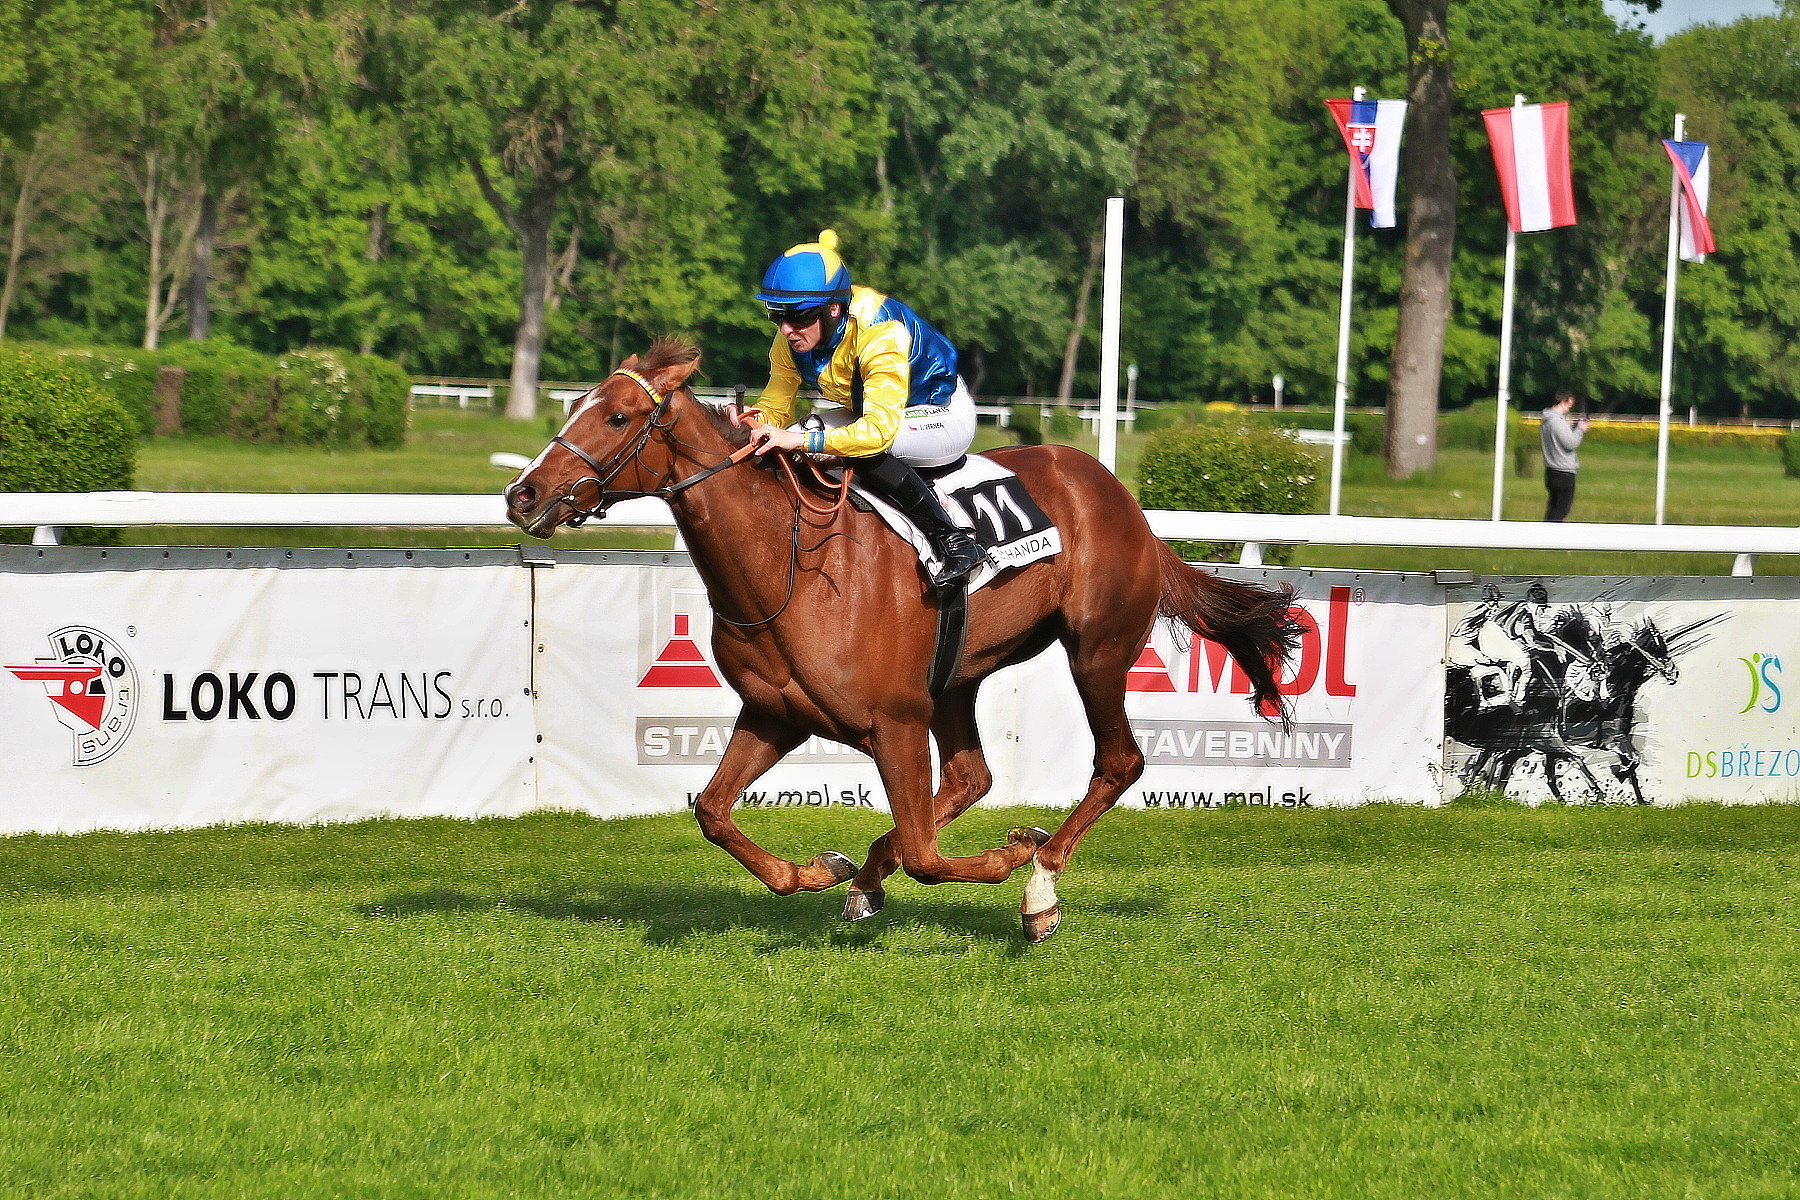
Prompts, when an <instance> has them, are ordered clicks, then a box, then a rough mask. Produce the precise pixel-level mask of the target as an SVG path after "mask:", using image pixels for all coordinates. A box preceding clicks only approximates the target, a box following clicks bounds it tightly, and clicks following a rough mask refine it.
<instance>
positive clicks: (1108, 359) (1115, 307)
mask: <svg viewBox="0 0 1800 1200" xmlns="http://www.w3.org/2000/svg"><path fill="white" fill-rule="evenodd" d="M1105 244H1106V265H1105V269H1104V271H1103V272H1102V273H1101V283H1100V428H1099V430H1098V432H1099V434H1100V455H1099V457H1100V461H1101V462H1102V463H1103V464H1105V466H1106V469H1107V470H1109V471H1111V472H1112V473H1113V474H1115V475H1116V474H1118V472H1119V464H1118V458H1119V421H1118V416H1119V292H1120V284H1121V282H1122V280H1123V278H1124V272H1125V267H1124V262H1123V259H1124V255H1125V197H1123V196H1109V197H1107V200H1106V241H1105Z"/></svg>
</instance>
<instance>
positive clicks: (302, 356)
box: [275, 349, 354, 446]
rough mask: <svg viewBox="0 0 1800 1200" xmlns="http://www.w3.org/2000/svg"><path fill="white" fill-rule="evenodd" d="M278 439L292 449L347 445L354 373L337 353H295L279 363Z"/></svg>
mask: <svg viewBox="0 0 1800 1200" xmlns="http://www.w3.org/2000/svg"><path fill="white" fill-rule="evenodd" d="M275 378H276V389H277V394H278V396H279V401H280V402H279V404H278V405H277V408H276V413H275V428H276V431H277V436H278V440H280V441H281V442H283V443H285V444H287V445H290V446H330V445H343V444H344V441H343V429H344V427H345V425H346V424H347V421H346V419H345V417H346V412H347V410H349V409H350V408H351V406H352V404H353V396H354V391H353V389H352V388H351V386H350V372H349V371H348V370H347V369H346V368H345V366H344V360H343V357H342V356H341V355H339V354H338V352H337V351H335V350H320V349H305V350H291V351H289V352H288V353H286V354H284V355H282V356H281V357H280V358H279V359H277V360H276V362H275Z"/></svg>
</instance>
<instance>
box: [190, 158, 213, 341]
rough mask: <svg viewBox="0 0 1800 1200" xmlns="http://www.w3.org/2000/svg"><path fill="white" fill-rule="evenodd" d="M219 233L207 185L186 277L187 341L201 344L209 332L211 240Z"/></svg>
mask: <svg viewBox="0 0 1800 1200" xmlns="http://www.w3.org/2000/svg"><path fill="white" fill-rule="evenodd" d="M218 232H219V200H218V197H217V196H216V195H214V193H213V190H212V188H211V187H210V186H206V187H203V188H202V189H201V191H200V220H199V224H198V225H197V226H195V229H194V263H193V269H192V272H191V273H190V274H189V275H188V338H189V339H190V340H192V341H196V342H204V341H205V340H206V339H207V335H208V334H209V333H210V332H211V330H212V302H211V301H210V300H209V299H208V298H207V289H208V288H209V287H210V286H211V283H212V258H213V239H214V238H215V237H216V236H217V235H218Z"/></svg>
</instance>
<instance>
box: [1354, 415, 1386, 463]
mask: <svg viewBox="0 0 1800 1200" xmlns="http://www.w3.org/2000/svg"><path fill="white" fill-rule="evenodd" d="M1344 428H1345V429H1346V430H1348V431H1349V433H1350V449H1351V450H1352V451H1353V452H1354V453H1357V454H1367V455H1370V456H1372V457H1373V456H1379V455H1383V454H1385V453H1387V417H1386V416H1385V415H1384V414H1382V413H1345V414H1344Z"/></svg>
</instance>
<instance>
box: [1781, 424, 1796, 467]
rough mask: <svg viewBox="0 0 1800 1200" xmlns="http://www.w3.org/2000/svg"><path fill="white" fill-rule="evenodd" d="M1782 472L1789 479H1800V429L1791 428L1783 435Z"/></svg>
mask: <svg viewBox="0 0 1800 1200" xmlns="http://www.w3.org/2000/svg"><path fill="white" fill-rule="evenodd" d="M1781 473H1782V474H1783V475H1786V476H1787V477H1788V478H1789V479H1800V429H1791V430H1789V431H1788V432H1787V433H1785V434H1783V435H1782V437H1781Z"/></svg>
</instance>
